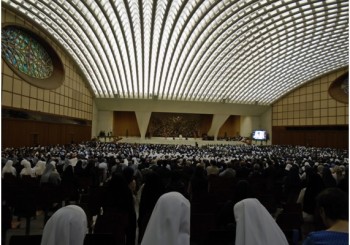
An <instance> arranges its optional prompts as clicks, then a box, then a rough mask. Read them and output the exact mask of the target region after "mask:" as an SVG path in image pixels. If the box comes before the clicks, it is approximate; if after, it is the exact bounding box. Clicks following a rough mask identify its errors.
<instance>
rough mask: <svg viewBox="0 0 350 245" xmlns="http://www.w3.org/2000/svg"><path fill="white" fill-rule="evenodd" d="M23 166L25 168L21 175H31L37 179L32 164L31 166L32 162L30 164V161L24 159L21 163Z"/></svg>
mask: <svg viewBox="0 0 350 245" xmlns="http://www.w3.org/2000/svg"><path fill="white" fill-rule="evenodd" d="M21 165H22V166H23V167H24V168H22V170H21V172H20V175H30V176H32V177H35V176H34V171H33V169H32V167H31V164H30V162H29V161H28V160H26V159H23V160H22V161H21Z"/></svg>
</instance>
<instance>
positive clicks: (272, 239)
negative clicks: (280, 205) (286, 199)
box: [233, 198, 288, 245]
mask: <svg viewBox="0 0 350 245" xmlns="http://www.w3.org/2000/svg"><path fill="white" fill-rule="evenodd" d="M233 212H234V215H235V220H236V240H235V245H288V241H287V239H286V237H285V235H284V233H283V232H282V230H281V229H280V228H279V226H278V225H277V223H276V221H275V220H274V219H273V217H272V216H271V214H270V213H269V212H268V211H267V210H266V208H265V207H264V206H263V205H262V204H261V203H260V202H259V201H258V199H255V198H247V199H244V200H242V201H240V202H238V203H236V204H235V206H234V208H233Z"/></svg>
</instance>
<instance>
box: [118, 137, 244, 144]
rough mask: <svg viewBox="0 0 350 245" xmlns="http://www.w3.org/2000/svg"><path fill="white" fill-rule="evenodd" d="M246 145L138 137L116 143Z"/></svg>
mask: <svg viewBox="0 0 350 245" xmlns="http://www.w3.org/2000/svg"><path fill="white" fill-rule="evenodd" d="M196 142H197V144H198V146H202V145H246V143H244V142H240V141H225V140H202V139H200V138H197V139H195V138H188V139H186V138H183V137H175V138H163V137H152V138H146V139H141V138H139V137H122V139H120V140H118V143H139V144H168V145H193V146H195V145H196Z"/></svg>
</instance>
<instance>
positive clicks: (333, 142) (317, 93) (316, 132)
mask: <svg viewBox="0 0 350 245" xmlns="http://www.w3.org/2000/svg"><path fill="white" fill-rule="evenodd" d="M346 72H348V68H347V67H346V68H343V69H340V70H337V71H334V72H331V73H329V74H326V75H324V76H322V77H319V78H317V79H314V80H312V81H310V82H308V83H307V84H305V85H304V86H301V87H300V88H298V89H296V90H294V91H292V92H291V93H289V94H287V95H286V96H284V97H283V98H281V99H280V100H278V101H276V102H275V103H274V104H273V105H272V135H273V140H272V143H273V144H280V145H306V146H315V147H336V148H348V146H349V139H348V136H349V129H348V125H349V120H348V117H349V112H348V110H349V107H348V103H342V102H339V101H337V100H335V99H333V98H332V97H331V96H330V95H329V93H328V89H329V87H330V85H331V84H332V82H334V81H335V80H336V79H337V78H338V77H340V76H342V75H343V74H345V73H346Z"/></svg>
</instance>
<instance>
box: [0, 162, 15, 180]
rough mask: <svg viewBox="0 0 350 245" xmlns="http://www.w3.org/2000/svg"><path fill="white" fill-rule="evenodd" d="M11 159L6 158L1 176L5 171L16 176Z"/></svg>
mask: <svg viewBox="0 0 350 245" xmlns="http://www.w3.org/2000/svg"><path fill="white" fill-rule="evenodd" d="M12 165H13V161H12V160H7V162H6V164H5V166H4V167H3V168H2V172H1V176H2V177H4V175H5V173H10V174H12V175H13V176H17V171H16V168H15V167H13V166H12Z"/></svg>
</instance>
